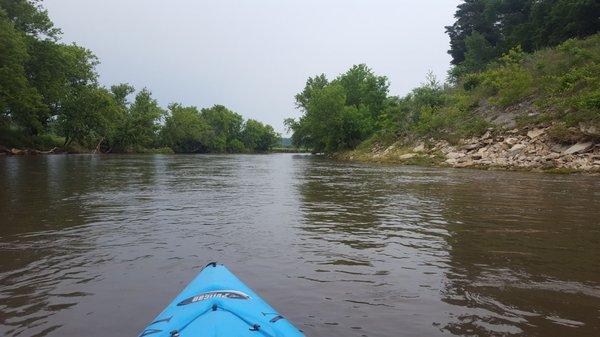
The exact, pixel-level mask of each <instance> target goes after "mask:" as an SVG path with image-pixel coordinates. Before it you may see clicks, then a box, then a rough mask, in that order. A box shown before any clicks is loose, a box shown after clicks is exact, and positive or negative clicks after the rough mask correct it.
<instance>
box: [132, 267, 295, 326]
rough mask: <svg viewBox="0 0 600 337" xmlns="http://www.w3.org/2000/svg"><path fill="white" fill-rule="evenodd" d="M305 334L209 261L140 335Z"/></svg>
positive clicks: (234, 278)
mask: <svg viewBox="0 0 600 337" xmlns="http://www.w3.org/2000/svg"><path fill="white" fill-rule="evenodd" d="M144 336H150V337H245V336H252V337H262V336H267V337H303V336H304V334H303V333H302V332H301V331H300V330H298V329H297V328H295V327H294V326H293V325H292V324H291V323H290V322H288V321H287V320H286V319H285V318H284V317H283V316H281V315H280V314H278V313H277V312H276V311H275V309H273V308H272V307H271V306H270V305H268V304H267V303H266V302H265V301H263V300H262V299H261V298H260V297H259V296H258V295H257V294H256V293H254V292H253V291H252V290H251V289H250V288H248V287H247V286H246V285H245V284H244V283H242V281H240V280H239V279H238V278H237V277H235V275H233V274H232V273H231V272H230V271H229V270H228V269H227V268H225V266H222V265H218V264H216V263H210V264H208V265H207V266H206V267H205V268H204V269H203V270H202V271H201V272H200V274H198V276H196V278H195V279H194V280H193V281H192V282H191V283H190V284H189V285H188V286H187V287H186V288H185V289H184V290H183V291H182V292H181V293H180V294H179V295H178V296H177V297H176V298H175V299H174V300H173V302H171V304H169V306H167V308H166V309H165V310H163V312H161V313H160V314H159V315H158V316H157V317H156V319H155V320H154V322H152V323H150V325H148V326H147V327H146V329H144V331H142V333H141V334H140V337H144Z"/></svg>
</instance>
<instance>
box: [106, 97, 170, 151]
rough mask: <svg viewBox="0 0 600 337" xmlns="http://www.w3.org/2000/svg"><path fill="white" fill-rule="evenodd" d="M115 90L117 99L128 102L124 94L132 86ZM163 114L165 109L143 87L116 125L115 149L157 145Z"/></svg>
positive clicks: (132, 148) (132, 149) (121, 149)
mask: <svg viewBox="0 0 600 337" xmlns="http://www.w3.org/2000/svg"><path fill="white" fill-rule="evenodd" d="M113 90H116V93H115V94H113V95H115V96H116V99H117V101H119V100H120V104H122V103H123V102H125V104H126V101H124V99H123V95H124V94H125V93H129V92H130V91H131V88H128V87H126V86H123V87H118V88H113ZM113 92H114V91H113ZM125 97H126V96H125ZM163 115H164V111H163V109H162V108H161V107H160V106H159V105H158V102H157V101H156V100H155V99H154V98H152V93H151V92H150V91H149V90H148V89H146V88H144V89H142V90H141V91H140V92H138V93H137V95H136V96H135V99H134V101H133V103H131V104H130V105H129V106H128V107H127V109H126V113H125V116H124V117H123V119H122V120H120V121H119V123H120V125H118V126H116V132H115V136H114V138H115V141H114V144H113V149H114V150H116V151H121V152H122V151H135V150H137V149H142V148H147V147H151V146H153V145H155V144H156V143H157V140H158V131H159V127H160V126H159V121H160V119H161V117H163Z"/></svg>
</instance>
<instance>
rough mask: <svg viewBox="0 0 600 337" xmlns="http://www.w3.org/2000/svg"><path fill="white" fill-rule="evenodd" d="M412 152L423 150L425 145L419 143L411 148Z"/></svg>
mask: <svg viewBox="0 0 600 337" xmlns="http://www.w3.org/2000/svg"><path fill="white" fill-rule="evenodd" d="M413 152H425V145H423V144H419V145H418V146H416V147H415V148H414V149H413Z"/></svg>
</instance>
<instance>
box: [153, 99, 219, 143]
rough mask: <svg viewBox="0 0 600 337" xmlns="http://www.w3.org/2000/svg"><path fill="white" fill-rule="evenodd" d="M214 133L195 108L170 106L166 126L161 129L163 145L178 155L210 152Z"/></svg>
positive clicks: (174, 104)
mask: <svg viewBox="0 0 600 337" xmlns="http://www.w3.org/2000/svg"><path fill="white" fill-rule="evenodd" d="M211 135H212V131H211V129H210V126H209V125H208V123H207V122H206V121H205V120H204V119H203V118H202V116H201V115H200V112H199V111H198V109H197V108H196V107H194V106H190V107H184V106H182V105H181V104H177V103H173V104H171V105H169V112H168V113H167V117H166V118H165V125H164V126H163V127H162V129H161V138H162V141H163V143H164V144H165V145H166V146H168V147H170V148H171V149H172V150H173V151H174V152H176V153H204V152H208V150H209V148H208V144H209V138H210V136H211Z"/></svg>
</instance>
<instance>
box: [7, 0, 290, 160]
mask: <svg viewBox="0 0 600 337" xmlns="http://www.w3.org/2000/svg"><path fill="white" fill-rule="evenodd" d="M60 34H61V32H60V30H59V29H57V28H55V27H54V25H53V23H52V21H51V20H50V18H49V17H48V13H47V12H46V11H45V10H44V9H43V8H42V7H41V1H40V0H0V145H7V146H17V147H21V146H22V147H36V148H50V147H55V146H58V147H64V148H66V149H69V148H82V149H95V150H96V151H103V152H129V151H145V149H148V148H157V147H164V146H166V147H170V148H171V149H172V150H173V151H175V152H246V151H251V152H254V151H260V152H262V151H268V150H269V149H270V148H271V147H272V146H273V144H275V143H276V142H277V137H278V135H277V134H276V133H275V132H274V131H273V128H272V127H270V126H267V125H263V124H262V123H260V122H257V121H254V120H249V121H246V122H244V120H243V118H242V116H240V115H238V114H236V113H234V112H232V111H230V110H228V109H227V108H225V107H223V106H219V105H218V106H214V107H212V108H210V109H202V111H201V112H198V111H197V109H196V108H194V107H183V106H181V105H179V104H171V105H170V107H169V111H165V110H164V109H162V108H161V107H160V106H159V104H158V103H157V101H156V100H155V99H154V98H153V97H152V94H151V92H150V91H149V90H147V89H142V90H140V91H139V92H138V93H137V94H136V93H135V89H134V88H133V87H131V86H130V85H128V84H119V85H114V86H112V87H111V88H110V89H108V88H104V87H102V86H101V85H99V83H98V81H97V78H98V75H97V73H96V70H95V67H96V65H97V64H98V60H97V58H96V57H95V56H94V54H93V53H92V52H91V51H89V50H87V49H85V48H83V47H80V46H78V45H75V44H64V43H61V42H60V39H59V38H60ZM132 95H134V98H133V102H129V101H128V98H129V97H131V96H132ZM163 124H164V125H163Z"/></svg>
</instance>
